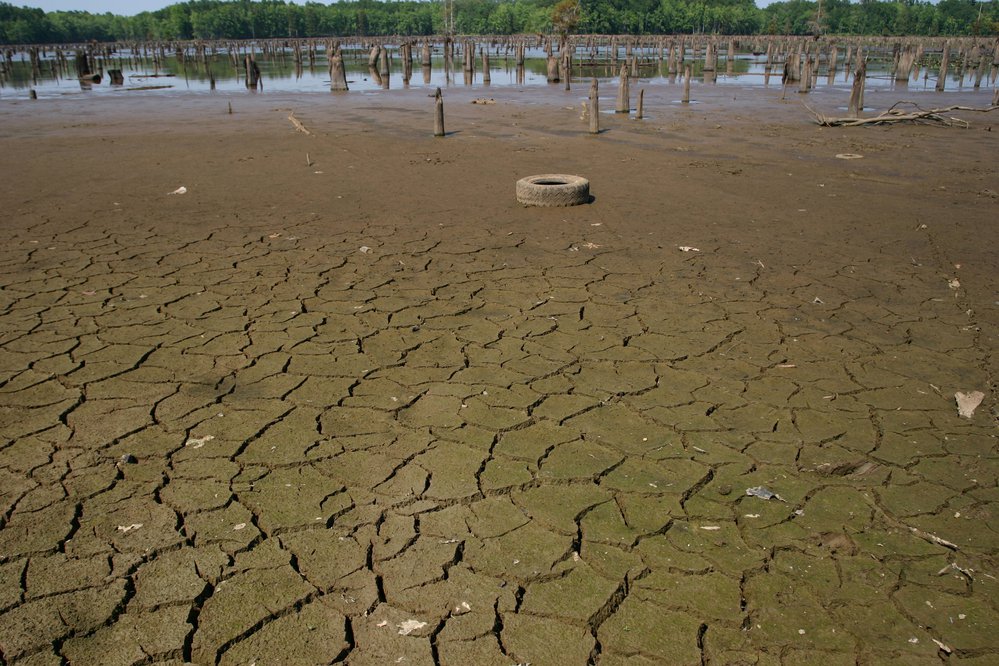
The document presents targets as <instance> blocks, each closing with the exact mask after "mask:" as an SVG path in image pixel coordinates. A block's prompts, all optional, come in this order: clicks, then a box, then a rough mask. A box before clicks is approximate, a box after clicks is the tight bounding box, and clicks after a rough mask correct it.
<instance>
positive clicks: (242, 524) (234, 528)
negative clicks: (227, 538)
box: [232, 523, 246, 532]
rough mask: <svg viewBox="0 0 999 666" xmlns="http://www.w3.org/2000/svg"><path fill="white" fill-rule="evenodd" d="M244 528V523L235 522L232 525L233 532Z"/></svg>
mask: <svg viewBox="0 0 999 666" xmlns="http://www.w3.org/2000/svg"><path fill="white" fill-rule="evenodd" d="M243 529H246V523H236V524H235V525H233V526H232V531H233V532H238V531H240V530H243Z"/></svg>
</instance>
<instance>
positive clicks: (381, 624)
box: [375, 620, 388, 627]
mask: <svg viewBox="0 0 999 666" xmlns="http://www.w3.org/2000/svg"><path fill="white" fill-rule="evenodd" d="M386 625H388V620H382V621H381V622H379V623H378V624H376V625H375V626H376V627H384V626H386Z"/></svg>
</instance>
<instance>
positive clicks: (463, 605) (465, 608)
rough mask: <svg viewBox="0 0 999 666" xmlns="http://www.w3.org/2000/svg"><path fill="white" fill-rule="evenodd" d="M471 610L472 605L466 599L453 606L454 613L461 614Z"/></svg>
mask: <svg viewBox="0 0 999 666" xmlns="http://www.w3.org/2000/svg"><path fill="white" fill-rule="evenodd" d="M470 610H472V606H471V605H470V604H469V603H468V602H467V601H462V602H461V604H460V605H458V606H455V607H454V614H455V615H462V614H463V613H467V612H469V611H470Z"/></svg>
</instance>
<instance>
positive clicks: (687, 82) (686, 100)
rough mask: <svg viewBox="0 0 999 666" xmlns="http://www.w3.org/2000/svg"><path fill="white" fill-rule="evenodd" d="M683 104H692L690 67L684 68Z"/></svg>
mask: <svg viewBox="0 0 999 666" xmlns="http://www.w3.org/2000/svg"><path fill="white" fill-rule="evenodd" d="M683 103H684V104H690V65H687V66H686V67H684V68H683Z"/></svg>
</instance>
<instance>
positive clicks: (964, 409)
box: [954, 391, 985, 419]
mask: <svg viewBox="0 0 999 666" xmlns="http://www.w3.org/2000/svg"><path fill="white" fill-rule="evenodd" d="M954 399H955V400H957V413H958V414H960V415H961V416H963V417H964V418H966V419H970V418H971V417H972V416H974V415H975V410H976V409H977V408H978V405H980V404H982V400H984V399H985V394H984V393H982V392H981V391H972V392H971V393H961V392H960V391H958V392H957V393H955V394H954Z"/></svg>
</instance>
